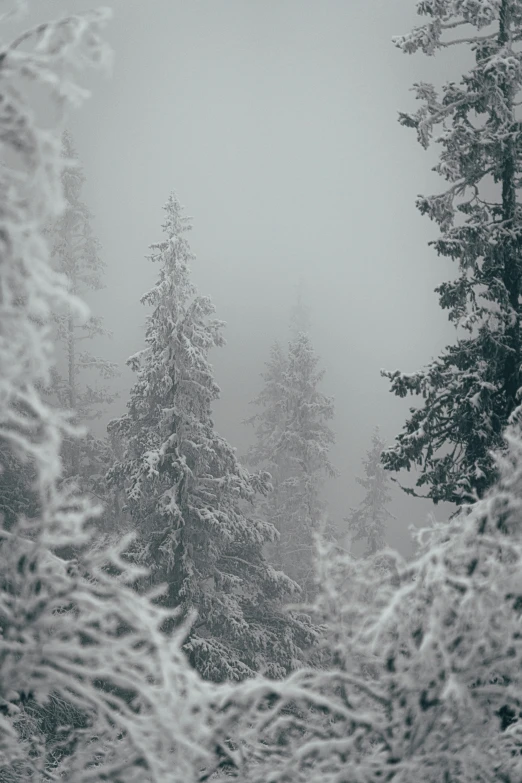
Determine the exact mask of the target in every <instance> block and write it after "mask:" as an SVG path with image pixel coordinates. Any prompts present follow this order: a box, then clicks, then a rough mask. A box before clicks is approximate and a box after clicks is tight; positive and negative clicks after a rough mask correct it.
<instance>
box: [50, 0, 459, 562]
mask: <svg viewBox="0 0 522 783" xmlns="http://www.w3.org/2000/svg"><path fill="white" fill-rule="evenodd" d="M109 5H112V7H113V9H114V19H113V21H112V23H111V24H110V27H109V28H108V29H107V38H108V40H109V41H110V43H111V45H112V46H113V48H114V52H115V65H114V72H113V75H112V77H111V78H109V79H104V78H102V77H100V76H98V75H91V74H86V75H85V77H84V82H85V81H86V82H87V84H88V85H89V87H90V88H91V89H92V98H91V99H90V100H89V101H88V102H87V103H86V104H85V106H84V107H83V108H82V109H80V110H79V111H77V112H76V113H75V114H73V115H72V117H71V121H70V123H69V125H70V129H71V130H72V132H73V135H74V137H75V140H76V145H77V148H78V151H79V154H80V157H81V159H82V161H83V165H84V168H85V174H86V177H87V183H86V186H85V188H84V199H85V201H87V203H88V204H89V206H90V207H91V208H92V210H93V212H94V213H95V216H96V217H95V220H94V228H95V231H96V233H97V235H98V237H99V239H100V241H101V243H102V247H103V254H104V258H105V260H106V262H107V275H106V283H107V288H106V289H105V291H103V292H101V293H100V294H99V295H97V296H96V299H93V306H94V308H95V310H96V312H97V313H101V314H103V315H104V316H105V318H106V322H107V325H108V327H109V328H111V329H112V330H113V332H114V337H113V339H112V342H111V343H110V344H107V345H106V346H104V352H105V355H106V356H107V357H108V358H110V359H112V360H114V361H117V362H119V363H120V364H121V365H122V366H123V365H124V361H125V359H126V358H127V357H128V356H129V355H130V354H132V353H134V352H136V351H137V350H139V349H140V348H141V347H142V346H143V334H144V328H143V327H144V321H145V314H146V313H145V309H144V308H143V307H142V306H141V305H140V304H139V298H140V296H141V295H142V294H143V293H144V292H145V291H146V290H147V289H148V288H149V287H150V286H151V284H152V283H153V281H154V279H155V269H154V267H153V265H152V264H151V263H150V262H148V261H147V260H145V258H144V256H145V255H146V253H147V248H148V245H149V244H150V243H151V242H154V241H157V240H159V239H161V228H160V226H161V223H162V220H163V213H162V205H163V203H164V202H165V201H166V199H167V196H168V194H169V192H170V191H171V190H176V192H177V193H178V195H179V197H180V200H181V201H182V203H184V204H185V205H186V207H187V212H188V214H190V215H192V216H193V218H194V229H193V232H192V247H193V250H194V251H195V253H196V255H197V261H196V263H195V265H194V277H195V280H196V282H197V284H198V286H199V288H200V290H201V292H202V293H204V294H209V295H210V296H211V297H212V298H213V300H214V302H215V304H216V307H217V314H218V317H220V318H222V319H223V320H225V321H226V322H227V329H226V337H227V346H226V347H225V348H223V349H221V351H220V352H219V353H218V352H216V353H215V355H214V356H213V362H214V366H215V370H216V378H217V381H218V383H219V384H220V386H221V388H222V400H221V401H220V402H219V404H218V406H217V407H216V416H215V420H216V426H217V429H218V430H219V431H220V432H221V433H222V434H223V435H225V436H226V437H227V438H228V439H229V440H230V441H231V442H232V443H233V444H234V445H235V446H237V447H238V451H239V453H242V452H243V451H244V449H245V448H246V446H247V445H248V442H249V438H250V437H251V432H250V431H249V430H248V428H246V427H245V426H244V425H242V424H241V421H242V419H244V418H245V417H247V416H248V415H251V413H252V409H251V407H249V405H248V401H249V400H250V399H251V398H252V397H254V396H255V395H256V393H257V392H258V390H259V388H260V378H259V374H260V373H261V372H262V370H263V363H264V361H265V360H266V359H267V357H268V352H269V348H270V344H271V342H272V341H273V340H274V339H276V338H279V339H281V340H283V341H284V340H286V339H287V324H288V316H289V309H290V307H291V305H292V303H293V301H294V297H295V289H296V285H297V283H298V282H299V279H300V278H301V277H302V278H303V279H304V284H305V298H307V300H308V302H309V304H310V305H311V308H312V337H313V341H314V344H315V347H316V349H317V351H318V353H319V355H320V356H321V362H322V366H323V367H324V369H325V370H326V374H325V379H324V383H323V391H324V392H326V393H327V394H332V395H334V397H335V400H336V418H335V422H334V429H335V432H336V437H337V444H336V447H335V449H334V450H333V454H332V458H333V461H334V462H335V464H336V466H337V467H338V469H339V470H340V473H341V477H340V479H338V480H337V481H334V482H330V484H329V486H328V498H329V502H330V511H331V515H332V517H333V519H334V520H335V521H336V522H340V521H341V520H342V518H343V516H344V515H345V514H346V513H347V512H348V510H349V507H350V506H351V505H356V504H357V503H358V502H359V500H360V499H361V497H362V494H361V493H362V490H361V488H360V487H358V485H357V484H356V483H355V475H357V474H358V473H360V463H361V458H362V456H363V455H364V452H365V450H366V449H367V448H368V445H369V440H370V437H371V433H372V429H373V427H374V426H375V425H376V424H379V425H380V426H381V429H382V432H383V434H384V436H385V437H386V438H387V439H388V441H389V442H391V441H392V440H393V437H394V436H395V435H396V434H397V433H398V432H399V431H400V429H401V427H402V424H403V422H404V420H405V416H406V414H407V410H408V406H409V405H410V404H412V401H411V400H410V401H406V402H405V401H403V400H399V399H398V398H396V397H394V396H392V395H391V394H390V392H389V391H388V382H387V381H386V380H385V379H383V378H381V377H380V375H379V370H380V368H382V367H384V368H388V369H396V368H400V369H402V370H405V371H413V370H416V369H419V368H420V367H422V366H423V365H424V364H426V363H427V362H429V361H430V359H431V358H432V357H433V356H434V355H436V354H437V353H438V352H439V351H440V349H441V348H442V347H443V346H444V345H445V344H447V343H448V342H451V341H453V340H454V331H453V328H452V327H450V326H449V325H448V324H447V321H446V317H445V315H444V313H442V312H441V311H440V309H439V307H438V303H437V296H436V294H435V293H434V292H433V289H434V288H435V286H436V285H438V284H439V283H440V282H441V281H442V280H444V279H446V278H447V277H448V276H449V275H450V274H451V267H450V265H449V262H448V261H447V260H445V259H438V258H437V256H436V253H435V252H434V251H433V250H432V249H430V248H428V246H427V242H428V241H429V240H430V239H432V238H434V237H435V236H436V235H437V230H436V227H435V226H434V225H432V224H431V223H430V222H429V220H428V219H427V218H423V217H421V216H420V215H419V214H418V213H417V211H416V209H415V203H414V202H415V198H416V196H417V194H419V193H431V192H436V191H437V189H438V188H439V187H440V188H441V189H442V183H440V181H437V178H436V177H435V175H434V174H433V173H431V172H430V167H431V166H432V165H433V164H434V162H435V152H436V151H429V152H425V151H424V150H423V149H422V148H421V147H420V146H419V145H418V143H417V142H416V138H415V132H414V131H411V130H407V129H404V128H401V126H399V124H398V123H397V112H398V111H399V110H408V109H411V108H413V106H414V99H413V96H412V94H411V93H410V92H409V89H410V87H411V85H412V83H413V82H415V81H421V80H432V79H434V80H436V81H438V82H440V81H441V80H444V79H446V78H453V79H458V77H459V73H460V68H459V63H458V57H459V55H458V54H456V53H453V50H451V52H450V53H449V54H443V55H442V56H440V57H437V58H426V57H425V56H424V55H422V54H420V55H416V56H413V57H411V56H406V55H404V54H402V53H401V52H400V51H399V50H398V49H396V48H395V47H394V46H393V44H392V42H391V38H392V36H393V35H396V34H399V33H403V32H406V31H407V30H408V29H410V28H411V26H412V25H413V24H415V23H416V20H417V17H416V13H415V2H414V0H148V2H143V0H114V2H113V3H112V4H110V3H109ZM91 6H92V4H91V3H88V2H84V0H67V1H66V0H39V2H38V18H39V19H40V18H46V17H47V18H48V17H50V16H53V15H58V14H61V13H63V12H64V11H65V12H71V11H81V10H86V9H88V8H90V7H91ZM35 18H36V17H35ZM131 382H132V375H131V373H130V372H129V371H128V370H124V372H123V375H122V378H121V379H120V387H121V389H122V395H121V398H120V401H119V403H117V404H116V406H114V407H113V410H112V415H113V416H114V415H118V414H120V413H121V412H123V411H124V409H125V403H126V399H127V394H128V388H129V386H130V384H131ZM413 402H414V400H413ZM402 478H403V479H404V480H407V478H408V477H407V475H406V476H403V477H402ZM432 508H433V507H432V506H431V505H430V504H428V503H426V502H423V501H417V500H414V499H411V498H408V497H406V496H404V495H403V494H402V493H400V492H399V491H398V490H397V492H396V497H395V500H394V504H393V510H394V513H395V514H396V515H397V517H398V519H397V522H396V523H394V524H393V525H392V526H391V528H390V534H389V537H388V540H389V543H390V544H392V545H394V546H398V547H399V548H400V549H401V550H402V551H403V552H404V553H407V552H408V551H409V543H408V540H409V535H408V532H407V527H408V525H409V524H410V523H412V522H416V523H420V524H421V523H422V522H423V521H424V520H425V518H426V514H427V512H428V511H429V510H430V509H432ZM435 513H436V515H437V516H438V517H443V516H444V513H445V510H443V509H440V508H439V509H436V510H435Z"/></svg>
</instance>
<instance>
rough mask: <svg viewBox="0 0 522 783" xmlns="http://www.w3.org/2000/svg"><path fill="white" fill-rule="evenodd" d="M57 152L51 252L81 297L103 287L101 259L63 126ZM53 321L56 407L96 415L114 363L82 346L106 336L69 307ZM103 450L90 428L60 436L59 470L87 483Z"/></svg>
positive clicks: (107, 397)
mask: <svg viewBox="0 0 522 783" xmlns="http://www.w3.org/2000/svg"><path fill="white" fill-rule="evenodd" d="M62 156H63V158H64V159H65V165H64V167H63V170H62V176H61V179H62V186H63V194H64V199H65V209H64V211H63V212H62V214H61V215H60V217H59V218H58V220H56V221H54V222H53V224H52V226H51V228H50V229H49V237H50V244H51V257H52V259H53V262H54V267H55V269H57V271H59V272H61V273H62V274H65V276H66V277H67V281H68V284H69V290H70V291H71V293H72V294H73V295H74V296H81V297H85V296H86V295H88V294H89V293H90V292H91V291H98V290H100V289H101V288H103V272H104V268H105V262H104V261H103V259H102V258H101V256H100V245H99V242H98V240H97V239H96V237H95V236H94V234H93V231H92V226H91V219H92V214H91V212H90V210H89V209H88V207H87V205H86V204H85V203H84V202H83V201H82V200H81V197H80V196H81V190H82V186H83V183H84V181H85V175H84V173H83V169H82V167H81V165H80V161H79V159H78V153H77V151H76V149H75V147H74V142H73V138H72V135H71V133H70V131H68V130H65V131H64V132H63V135H62ZM54 323H55V326H56V345H57V346H58V351H57V353H58V361H57V364H56V365H55V367H54V368H53V375H52V385H51V389H50V391H51V393H52V394H53V395H54V397H55V399H56V400H57V401H58V403H59V405H60V407H61V408H64V409H67V410H69V411H71V412H73V417H74V418H73V420H74V421H75V423H77V424H82V425H84V426H85V425H86V424H87V423H88V422H89V421H91V420H92V419H95V418H98V417H99V416H100V415H101V413H102V408H101V407H100V406H102V405H104V404H109V403H111V402H112V401H113V400H114V398H115V395H114V393H112V392H111V391H110V390H109V388H108V387H107V385H106V384H104V383H103V381H104V380H108V379H110V378H112V377H114V375H115V374H116V373H117V367H116V365H115V364H114V363H113V362H109V361H107V360H106V359H102V358H100V357H99V356H96V355H95V354H93V353H92V352H91V351H89V350H88V348H87V347H86V345H88V343H89V342H90V341H91V340H93V339H94V338H96V337H100V336H102V335H107V336H108V335H109V332H108V331H107V330H106V329H105V328H104V326H103V319H102V318H101V317H99V316H93V315H91V316H90V317H89V318H88V319H87V320H85V319H83V320H82V319H81V318H78V316H77V315H75V313H74V311H73V310H72V309H69V310H68V311H66V312H62V313H57V314H55V315H54ZM100 381H101V382H100ZM107 453H108V449H107V446H106V445H105V444H103V442H101V441H99V440H98V439H97V438H95V437H94V435H93V434H92V433H89V435H88V437H87V438H85V439H83V440H79V439H78V438H69V439H66V441H65V442H64V448H63V461H64V467H65V471H64V475H65V476H67V477H69V478H70V477H73V478H75V479H77V480H79V481H80V484H81V486H82V487H83V488H87V487H88V486H90V481H89V479H90V478H91V477H92V476H96V475H100V474H103V473H105V472H106V470H107V468H108V465H103V462H104V458H106V457H107Z"/></svg>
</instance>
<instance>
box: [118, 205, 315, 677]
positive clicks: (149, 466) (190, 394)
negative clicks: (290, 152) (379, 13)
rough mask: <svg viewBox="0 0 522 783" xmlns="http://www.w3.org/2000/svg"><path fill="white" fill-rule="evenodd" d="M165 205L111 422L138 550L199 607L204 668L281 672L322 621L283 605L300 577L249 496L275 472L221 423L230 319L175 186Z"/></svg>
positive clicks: (191, 643)
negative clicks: (217, 415) (125, 381)
mask: <svg viewBox="0 0 522 783" xmlns="http://www.w3.org/2000/svg"><path fill="white" fill-rule="evenodd" d="M165 212H166V220H165V223H164V226H163V228H164V231H165V233H166V237H165V239H164V240H163V241H162V242H159V243H157V244H154V245H152V247H151V250H152V254H151V256H150V258H151V260H152V261H153V262H155V263H157V264H158V265H159V277H158V281H157V283H156V285H155V286H154V287H153V288H152V289H151V290H150V291H149V292H148V293H147V294H145V296H144V297H143V298H142V302H143V303H144V304H148V305H151V306H152V308H153V310H152V314H151V316H150V318H149V321H148V326H147V332H146V343H147V347H146V348H145V350H143V351H141V352H140V353H139V354H137V355H135V356H134V357H131V359H130V360H129V364H130V365H131V367H133V369H134V370H135V371H136V372H137V376H138V379H137V382H136V384H135V385H134V387H133V389H132V392H131V398H130V401H129V403H128V408H129V410H128V412H127V414H126V415H125V416H123V417H122V418H121V419H118V420H116V421H113V422H111V424H110V425H109V430H110V432H111V434H112V435H113V437H115V438H117V439H118V440H119V442H120V449H121V455H122V456H121V459H120V460H119V461H118V462H117V463H116V464H115V465H114V467H113V468H112V470H111V472H110V482H111V484H112V485H115V486H119V487H121V488H123V489H124V491H125V493H126V497H127V504H128V511H129V513H130V515H131V517H132V520H133V522H134V525H135V527H136V530H137V532H138V535H139V540H140V543H141V550H140V551H139V552H137V553H136V557H138V558H139V559H140V561H142V562H144V563H146V564H147V565H148V566H150V567H151V568H152V569H153V571H152V577H153V581H154V582H164V581H165V582H167V583H168V595H167V599H166V600H167V601H168V604H169V605H170V606H176V607H179V610H180V613H181V617H183V616H186V614H187V613H188V612H189V611H190V610H193V609H195V610H197V612H198V620H197V622H196V624H195V625H194V626H193V628H192V630H191V633H190V636H189V638H188V640H187V642H186V644H185V650H186V652H187V654H188V655H189V657H190V660H191V662H192V663H193V665H194V666H195V668H196V669H198V670H199V671H200V672H201V673H202V675H203V676H204V677H206V678H208V679H212V680H225V679H236V680H237V679H242V678H244V677H247V676H249V675H251V674H253V673H254V672H255V671H258V670H264V671H266V672H267V673H268V674H269V675H270V676H274V677H277V676H281V675H282V674H284V673H285V672H287V671H289V670H290V669H292V668H293V667H295V666H296V665H297V664H298V662H299V661H300V660H302V655H303V653H302V650H303V649H304V648H305V647H307V646H308V645H309V644H310V643H311V642H312V641H313V639H314V633H315V632H314V629H313V628H312V626H311V624H310V622H309V620H308V619H307V618H306V617H304V616H301V615H289V614H287V613H285V611H284V610H283V608H282V603H283V599H284V598H285V597H287V596H289V595H292V594H293V593H294V591H295V590H296V589H297V587H296V585H295V584H294V583H293V582H292V581H291V580H290V579H289V578H288V577H287V576H285V575H284V574H283V573H281V572H278V571H275V570H274V569H273V568H272V567H271V566H270V565H269V564H268V563H267V562H266V561H265V559H264V557H263V554H262V547H263V545H264V544H265V543H266V542H268V541H273V540H275V538H276V536H277V533H276V530H275V529H274V528H273V526H272V525H271V524H269V523H267V522H264V521H262V520H260V519H258V518H257V516H256V515H255V513H254V511H253V510H252V504H253V501H254V499H255V497H256V494H258V493H264V492H266V490H267V488H268V478H267V476H266V475H265V474H259V475H251V474H249V473H248V472H247V471H246V470H245V469H244V468H243V467H242V465H241V464H240V463H239V462H238V460H237V458H236V456H235V453H234V450H233V448H232V447H231V446H230V445H229V444H228V443H227V441H226V440H224V439H223V438H222V437H220V436H219V435H218V434H217V433H216V431H215V430H214V425H213V421H212V413H211V406H212V402H213V401H214V400H216V399H217V397H218V395H219V388H218V386H217V385H216V382H215V381H214V377H213V370H212V366H211V365H210V363H209V360H208V354H209V351H210V350H211V349H212V348H214V347H216V346H220V345H222V344H223V337H222V326H223V324H222V323H221V322H220V321H217V320H215V319H213V318H212V315H213V313H214V307H213V305H212V302H211V301H210V299H208V298H207V297H203V296H200V295H199V294H198V293H197V290H196V288H195V287H194V285H193V284H192V282H191V279H190V263H191V261H192V260H193V254H192V253H191V250H190V247H189V244H188V241H187V238H186V234H187V232H188V230H189V229H190V228H191V226H190V220H189V218H187V217H185V216H183V214H182V208H181V206H180V203H179V201H178V199H177V197H176V196H174V195H171V196H170V198H169V199H168V201H167V204H166V206H165Z"/></svg>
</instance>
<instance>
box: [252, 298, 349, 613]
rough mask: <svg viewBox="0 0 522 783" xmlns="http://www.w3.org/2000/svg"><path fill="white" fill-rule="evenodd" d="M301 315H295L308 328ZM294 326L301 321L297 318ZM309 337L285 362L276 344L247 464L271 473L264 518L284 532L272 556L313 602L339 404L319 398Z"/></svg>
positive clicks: (294, 343) (299, 336) (298, 338)
mask: <svg viewBox="0 0 522 783" xmlns="http://www.w3.org/2000/svg"><path fill="white" fill-rule="evenodd" d="M302 315H303V310H302V308H301V307H299V308H298V310H297V313H294V316H299V317H298V318H297V321H299V322H302V321H303V319H302V317H301V316H302ZM294 320H295V319H294ZM318 363H319V359H318V357H317V355H316V353H315V351H314V349H313V347H312V343H311V340H310V337H309V335H308V334H306V333H305V332H297V333H296V334H295V336H294V337H293V339H292V340H291V341H290V343H289V347H288V355H287V356H285V355H284V354H283V352H282V350H281V348H280V346H279V345H278V344H277V343H276V344H275V345H274V346H273V347H272V350H271V357H270V361H269V363H268V365H267V368H268V369H267V372H266V373H265V374H264V376H263V378H264V380H265V386H264V388H263V390H262V392H261V393H260V395H259V396H258V397H257V398H256V399H255V400H254V404H256V405H258V406H259V407H260V408H261V410H260V412H259V413H257V414H256V415H254V416H253V417H252V418H251V419H249V423H251V424H253V425H254V426H255V427H256V442H255V444H254V445H253V446H252V448H251V449H250V451H249V454H248V459H249V462H250V464H252V465H253V466H260V467H263V468H266V469H267V470H268V471H269V472H270V474H271V476H272V483H273V491H272V492H271V493H270V494H269V495H268V498H267V500H266V503H265V504H264V511H265V516H266V519H267V520H268V521H270V522H271V523H272V524H273V525H274V526H275V527H276V528H277V530H278V531H279V533H280V539H279V540H278V541H277V543H276V544H275V545H274V546H272V547H270V549H269V550H268V551H269V557H270V559H271V560H272V562H274V564H276V565H277V566H278V567H280V568H282V569H283V570H284V571H285V572H286V573H288V574H289V575H290V576H291V577H292V578H293V579H295V581H296V582H297V583H298V584H299V585H300V586H301V588H302V590H303V593H304V597H305V598H308V597H309V596H310V595H311V594H312V593H313V589H314V568H313V556H314V538H313V536H314V532H317V531H318V530H319V528H320V527H321V525H322V524H323V520H324V517H325V506H324V503H323V502H322V501H321V497H320V495H321V489H322V484H323V481H324V477H325V476H335V475H336V471H335V469H334V468H333V466H332V464H331V462H330V458H329V449H330V446H331V444H332V443H333V442H334V436H333V432H332V431H331V429H330V427H329V426H328V424H327V422H328V421H329V420H331V419H332V417H333V415H334V408H333V401H332V399H331V398H329V397H326V396H325V395H324V394H322V393H321V392H319V391H318V388H317V387H318V384H319V383H320V382H321V380H322V377H323V375H324V372H323V371H321V370H318V369H317V365H318Z"/></svg>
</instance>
